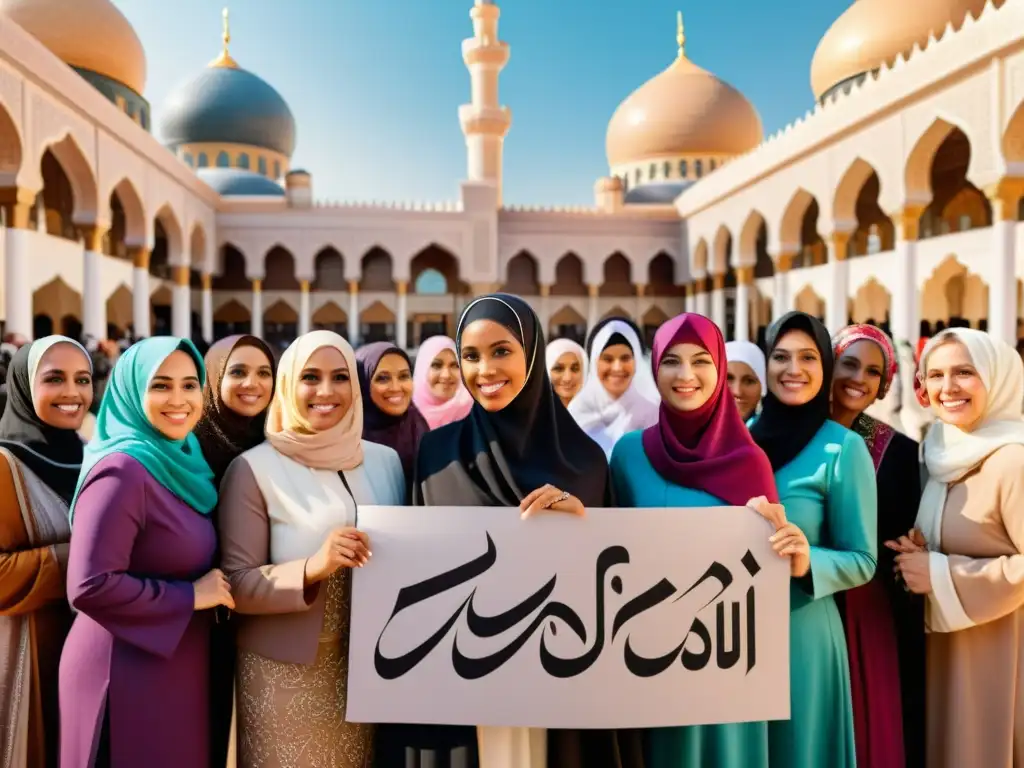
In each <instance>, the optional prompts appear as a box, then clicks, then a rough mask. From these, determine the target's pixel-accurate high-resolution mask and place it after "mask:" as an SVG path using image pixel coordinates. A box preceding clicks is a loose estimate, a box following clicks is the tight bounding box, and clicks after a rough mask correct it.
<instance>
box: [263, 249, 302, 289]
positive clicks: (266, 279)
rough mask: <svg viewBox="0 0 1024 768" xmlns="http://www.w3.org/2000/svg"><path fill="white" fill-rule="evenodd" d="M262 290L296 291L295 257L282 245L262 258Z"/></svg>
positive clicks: (297, 286) (297, 287)
mask: <svg viewBox="0 0 1024 768" xmlns="http://www.w3.org/2000/svg"><path fill="white" fill-rule="evenodd" d="M263 288H264V290H267V291H297V290H299V279H298V277H297V276H296V275H295V256H294V255H293V254H292V252H291V251H289V250H288V249H287V248H285V247H284V246H283V245H275V246H273V247H272V248H271V249H270V250H269V251H267V253H266V255H265V256H264V257H263Z"/></svg>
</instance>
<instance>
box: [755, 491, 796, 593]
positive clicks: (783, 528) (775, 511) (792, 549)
mask: <svg viewBox="0 0 1024 768" xmlns="http://www.w3.org/2000/svg"><path fill="white" fill-rule="evenodd" d="M747 506H748V507H750V508H751V509H753V510H754V511H755V512H757V513H758V514H759V515H761V517H763V518H764V519H765V520H767V521H768V522H769V523H771V524H772V526H773V527H774V528H775V533H773V534H772V535H771V536H769V537H768V541H769V542H771V545H772V549H774V550H775V551H776V552H778V553H779V556H780V557H788V558H789V574H790V576H792V577H793V578H796V579H799V578H800V577H802V576H806V575H807V572H808V571H809V570H811V545H810V544H809V543H808V541H807V536H805V535H804V532H803V531H802V530H800V528H799V527H798V526H796V525H794V524H793V523H790V522H788V521H787V520H786V508H785V507H784V506H782V505H781V504H774V503H772V502H770V501H768V498H767V497H765V496H757V497H756V498H753V499H751V500H750V501H748V502H747Z"/></svg>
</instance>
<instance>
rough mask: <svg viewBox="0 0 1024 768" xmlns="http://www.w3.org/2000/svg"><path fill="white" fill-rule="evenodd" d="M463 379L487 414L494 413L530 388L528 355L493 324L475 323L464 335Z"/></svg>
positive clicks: (504, 330)
mask: <svg viewBox="0 0 1024 768" xmlns="http://www.w3.org/2000/svg"><path fill="white" fill-rule="evenodd" d="M461 349H462V378H463V380H464V381H465V382H466V388H467V389H468V390H469V393H470V394H471V395H472V396H473V399H474V400H476V401H477V402H478V403H480V405H482V406H483V407H484V410H487V411H490V412H491V413H494V412H496V411H500V410H501V409H502V408H504V407H505V406H507V405H508V404H509V403H511V402H512V401H513V400H514V399H515V397H516V395H518V394H519V393H520V392H521V391H522V389H523V387H524V386H526V352H525V350H523V345H522V344H520V343H519V341H518V340H517V339H516V337H515V335H514V334H513V333H512V332H511V331H510V330H509V329H508V328H506V327H505V326H503V325H502V324H501V323H496V322H494V321H493V320H474V321H473V322H472V323H470V324H469V325H467V326H466V327H465V329H464V330H463V331H462V346H461Z"/></svg>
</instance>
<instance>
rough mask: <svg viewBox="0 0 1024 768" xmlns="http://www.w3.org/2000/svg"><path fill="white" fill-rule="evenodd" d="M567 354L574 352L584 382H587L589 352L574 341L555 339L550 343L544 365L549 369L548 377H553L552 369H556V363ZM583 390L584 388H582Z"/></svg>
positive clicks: (545, 354) (545, 353)
mask: <svg viewBox="0 0 1024 768" xmlns="http://www.w3.org/2000/svg"><path fill="white" fill-rule="evenodd" d="M566 352H572V353H573V354H574V355H575V356H576V359H577V360H579V361H580V371H581V375H582V377H583V381H586V380H587V368H588V365H587V363H588V362H589V361H588V360H587V351H586V350H585V349H583V347H581V346H580V345H579V344H577V343H576V342H575V341H573V340H572V339H555V340H554V341H552V342H549V343H548V348H547V350H545V352H544V363H545V365H546V366H547V369H548V377H549V378H550V376H551V369H552V368H554V366H555V363H557V362H558V358H560V357H561V356H562V355H564V354H565V353H566ZM580 388H581V389H582V387H580Z"/></svg>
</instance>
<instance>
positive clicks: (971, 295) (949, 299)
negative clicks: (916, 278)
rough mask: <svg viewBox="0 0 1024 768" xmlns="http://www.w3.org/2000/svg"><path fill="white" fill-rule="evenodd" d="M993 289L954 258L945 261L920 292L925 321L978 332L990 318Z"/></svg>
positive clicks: (948, 257) (937, 267)
mask: <svg viewBox="0 0 1024 768" xmlns="http://www.w3.org/2000/svg"><path fill="white" fill-rule="evenodd" d="M988 292H989V286H988V285H987V284H986V283H985V281H984V280H982V278H981V276H980V275H978V274H976V273H974V272H971V271H970V269H968V268H967V266H966V265H964V264H963V263H962V262H961V261H960V260H959V259H958V258H957V257H956V255H954V254H950V255H949V256H947V257H946V258H945V259H943V260H942V261H941V262H940V263H939V264H938V266H936V267H935V269H934V270H933V271H932V273H931V275H929V277H928V279H927V280H925V283H924V285H923V286H922V288H921V291H920V301H921V320H924V321H927V322H930V323H936V322H943V323H945V324H946V325H947V326H954V325H962V324H963V323H965V322H966V323H968V324H970V325H972V326H973V327H975V328H977V327H978V324H979V323H980V322H981V321H982V320H983V319H986V318H987V317H988Z"/></svg>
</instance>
